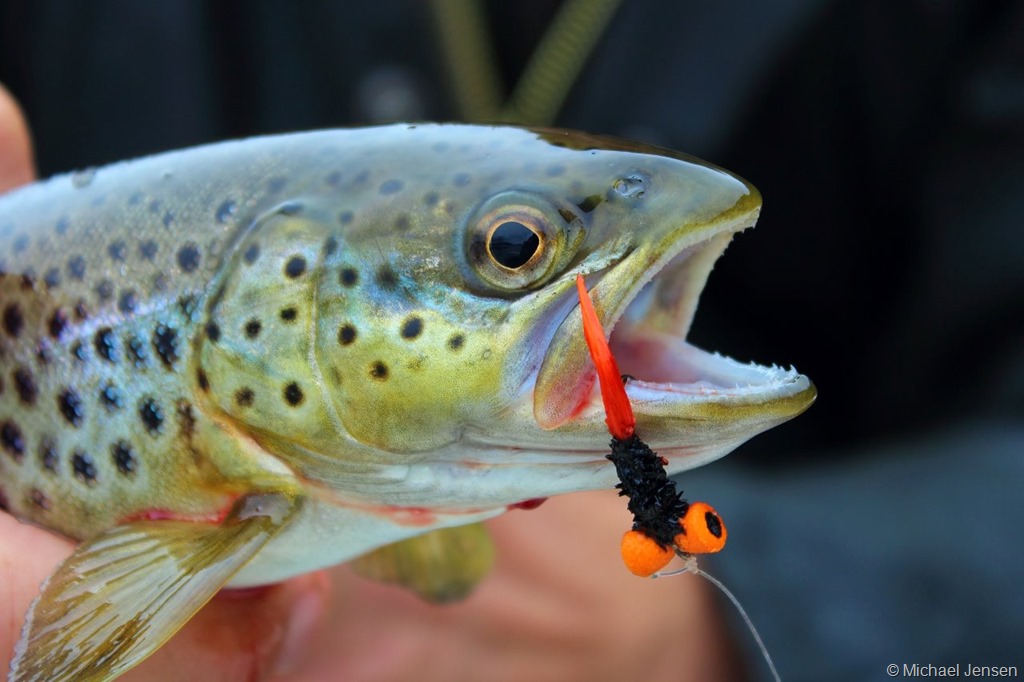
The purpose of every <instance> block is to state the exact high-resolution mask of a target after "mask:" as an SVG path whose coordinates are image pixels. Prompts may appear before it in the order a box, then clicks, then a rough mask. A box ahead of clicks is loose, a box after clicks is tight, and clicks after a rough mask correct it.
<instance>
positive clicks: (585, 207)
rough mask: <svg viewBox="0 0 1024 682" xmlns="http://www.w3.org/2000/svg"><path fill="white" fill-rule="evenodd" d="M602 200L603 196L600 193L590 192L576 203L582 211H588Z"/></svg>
mask: <svg viewBox="0 0 1024 682" xmlns="http://www.w3.org/2000/svg"><path fill="white" fill-rule="evenodd" d="M603 202H604V197H603V196H602V195H600V194H591V195H590V196H589V197H587V198H586V199H584V200H583V201H581V202H580V203H578V204H576V205H577V206H579V208H580V210H581V211H583V212H584V213H590V212H591V211H593V210H594V209H595V208H597V207H598V206H600V205H601V204H602V203H603Z"/></svg>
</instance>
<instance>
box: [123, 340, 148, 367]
mask: <svg viewBox="0 0 1024 682" xmlns="http://www.w3.org/2000/svg"><path fill="white" fill-rule="evenodd" d="M128 357H129V358H131V360H132V364H133V365H134V366H135V368H136V369H142V368H143V367H145V366H146V365H148V364H149V353H147V352H146V342H145V341H144V340H143V339H141V338H139V337H138V336H133V337H132V338H130V339H129V340H128Z"/></svg>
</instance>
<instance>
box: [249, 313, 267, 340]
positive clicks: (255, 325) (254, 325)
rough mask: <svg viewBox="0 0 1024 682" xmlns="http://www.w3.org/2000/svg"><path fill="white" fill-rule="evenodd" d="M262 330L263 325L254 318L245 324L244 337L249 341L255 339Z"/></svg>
mask: <svg viewBox="0 0 1024 682" xmlns="http://www.w3.org/2000/svg"><path fill="white" fill-rule="evenodd" d="M261 329H263V323H261V322H260V321H259V320H257V319H256V318H255V317H254V318H252V319H251V320H249V321H248V322H246V323H245V336H246V338H249V339H255V338H256V337H257V336H259V335H260V330H261Z"/></svg>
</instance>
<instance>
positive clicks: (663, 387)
mask: <svg viewBox="0 0 1024 682" xmlns="http://www.w3.org/2000/svg"><path fill="white" fill-rule="evenodd" d="M759 213H760V206H759V205H757V206H754V207H753V208H752V209H750V210H748V211H745V212H743V213H740V214H738V215H736V214H734V215H731V216H728V217H726V218H724V219H722V220H718V221H715V222H713V223H711V224H708V225H704V226H702V227H701V229H699V230H695V231H694V232H693V233H692V236H690V238H688V239H687V238H683V239H680V238H678V236H675V237H674V238H673V237H666V238H665V239H663V240H661V241H660V242H659V243H655V244H652V245H639V246H637V247H635V248H633V249H632V250H631V251H630V252H629V253H627V254H624V256H623V257H622V258H621V259H618V260H617V261H616V262H615V263H613V264H611V265H604V264H602V266H601V267H600V268H599V269H598V268H595V269H594V270H592V271H590V272H587V271H586V269H585V267H584V268H583V273H582V274H584V276H585V279H586V280H587V283H588V287H589V289H590V294H591V298H592V300H593V301H594V305H595V309H596V311H597V315H598V319H599V320H600V322H601V325H602V327H603V328H604V329H605V333H606V334H607V335H608V336H609V338H610V342H611V345H612V348H613V352H615V353H616V357H617V358H618V360H619V364H620V368H622V371H623V373H624V374H635V375H636V376H637V377H638V380H636V381H629V382H628V383H627V394H628V395H629V396H630V400H631V401H633V402H634V411H635V412H636V413H637V418H638V420H642V419H643V417H644V414H645V413H648V412H650V413H651V415H652V416H653V415H655V414H658V415H665V416H671V415H666V408H668V407H669V406H670V405H671V407H674V408H676V411H677V412H680V411H685V410H687V409H688V406H689V405H697V404H700V403H708V402H723V401H728V402H729V403H748V404H752V403H765V402H770V401H773V400H778V399H787V398H789V397H793V396H797V395H799V394H801V393H803V394H808V395H809V391H811V390H812V389H813V386H811V384H810V382H809V381H808V380H807V379H806V377H803V376H802V375H799V374H798V373H797V372H796V371H795V370H793V369H782V368H778V367H775V366H771V367H765V366H761V365H757V364H750V365H744V364H742V363H738V362H736V361H734V360H732V359H730V358H728V357H726V356H723V355H719V354H717V353H707V352H705V351H703V350H701V349H699V348H697V347H695V346H693V345H692V344H689V343H688V342H687V341H686V335H687V333H688V332H689V328H690V325H691V322H692V318H693V313H694V311H695V310H696V307H697V301H698V299H699V296H700V293H701V291H702V290H703V288H704V285H705V283H706V280H707V276H708V274H709V273H710V271H711V268H712V266H713V264H714V263H715V262H716V261H717V260H718V258H719V256H721V254H722V252H724V250H725V248H726V246H727V245H728V243H729V241H730V240H731V238H732V235H734V234H735V233H737V232H741V231H743V230H744V229H747V228H749V227H752V226H753V225H754V224H755V223H756V221H757V218H758V216H759ZM654 254H660V255H659V256H657V257H653V255H654ZM637 258H649V259H650V263H647V264H645V265H643V266H642V267H639V268H638V267H636V264H635V263H634V265H633V267H630V266H629V261H630V259H637ZM570 276H572V277H574V276H575V273H570ZM666 280H667V285H666V284H659V283H662V282H666ZM672 285H680V286H677V287H676V288H675V289H673V286H672ZM644 292H646V293H644ZM666 292H667V293H669V294H672V295H674V296H675V298H676V300H675V302H674V303H673V304H672V305H674V306H675V309H674V310H673V311H672V312H671V314H668V315H665V314H663V313H664V310H658V309H657V308H656V307H655V306H654V305H653V304H652V302H651V300H650V299H651V298H652V296H655V295H659V294H663V293H666ZM644 306H646V308H645V307H644ZM659 316H660V318H661V319H656V318H658V317H659ZM652 319H654V320H655V321H654V322H652ZM644 342H652V343H654V342H656V343H657V344H660V347H661V348H662V352H661V356H662V360H663V361H664V360H665V359H666V356H667V352H668V351H669V350H671V351H673V352H680V351H685V352H683V353H682V355H685V357H684V358H683V359H684V360H685V361H688V362H690V363H692V365H691V366H692V368H693V369H694V370H695V378H696V380H695V381H692V382H690V381H681V380H677V379H680V376H681V375H679V374H672V373H669V375H668V376H662V377H658V376H656V375H651V374H650V373H647V376H644V374H645V372H643V370H642V369H641V370H640V371H637V369H636V368H637V364H636V363H635V362H632V361H631V356H630V350H631V349H635V348H636V347H637V344H640V345H642V344H643V343H644ZM631 370H632V371H631ZM661 379H664V380H661ZM711 379H715V380H716V381H711ZM533 398H534V404H533V412H534V417H535V419H536V421H537V423H538V425H539V426H540V427H541V428H543V429H545V430H549V429H552V428H558V427H559V426H561V425H563V424H566V423H568V422H572V421H576V420H579V419H581V418H584V417H592V416H593V415H592V414H591V413H593V412H595V411H597V410H601V409H603V406H602V405H601V400H600V394H599V390H598V386H597V382H596V372H595V369H594V366H593V363H592V361H591V359H590V356H589V353H588V351H587V350H586V347H585V344H584V342H583V334H582V321H581V318H580V313H579V304H578V303H577V304H576V305H573V306H572V308H571V309H570V310H569V311H568V313H567V314H566V316H565V318H564V319H563V320H562V322H561V324H560V325H559V326H558V328H557V330H556V331H555V333H554V334H553V336H552V337H551V339H550V343H549V344H548V347H547V349H546V351H545V355H544V358H543V360H542V363H541V367H540V369H539V371H538V373H537V376H536V383H535V386H534V395H533ZM811 399H813V397H812V398H811ZM570 403H571V404H570ZM659 403H661V404H660V405H659ZM684 403H685V404H684ZM806 404H807V405H809V404H810V402H807V403H806ZM552 406H553V407H554V408H555V409H550V408H551V407H552ZM802 409H803V408H797V407H795V406H794V407H793V410H792V414H791V415H789V416H795V414H797V413H798V412H799V411H802Z"/></svg>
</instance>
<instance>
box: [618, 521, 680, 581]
mask: <svg viewBox="0 0 1024 682" xmlns="http://www.w3.org/2000/svg"><path fill="white" fill-rule="evenodd" d="M675 555H676V553H675V550H674V549H673V548H671V547H662V546H661V545H659V544H658V543H657V542H655V541H654V540H653V539H652V538H649V537H647V536H646V535H644V534H643V533H641V532H640V531H638V530H627V531H626V533H625V534H624V535H623V536H622V561H623V563H625V564H626V568H628V569H629V572H630V573H632V574H633V575H638V576H640V577H641V578H646V577H648V576H651V575H653V574H655V573H657V572H658V571H660V570H661V569H663V568H665V566H667V565H668V562H670V561H672V557H674V556H675Z"/></svg>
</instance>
